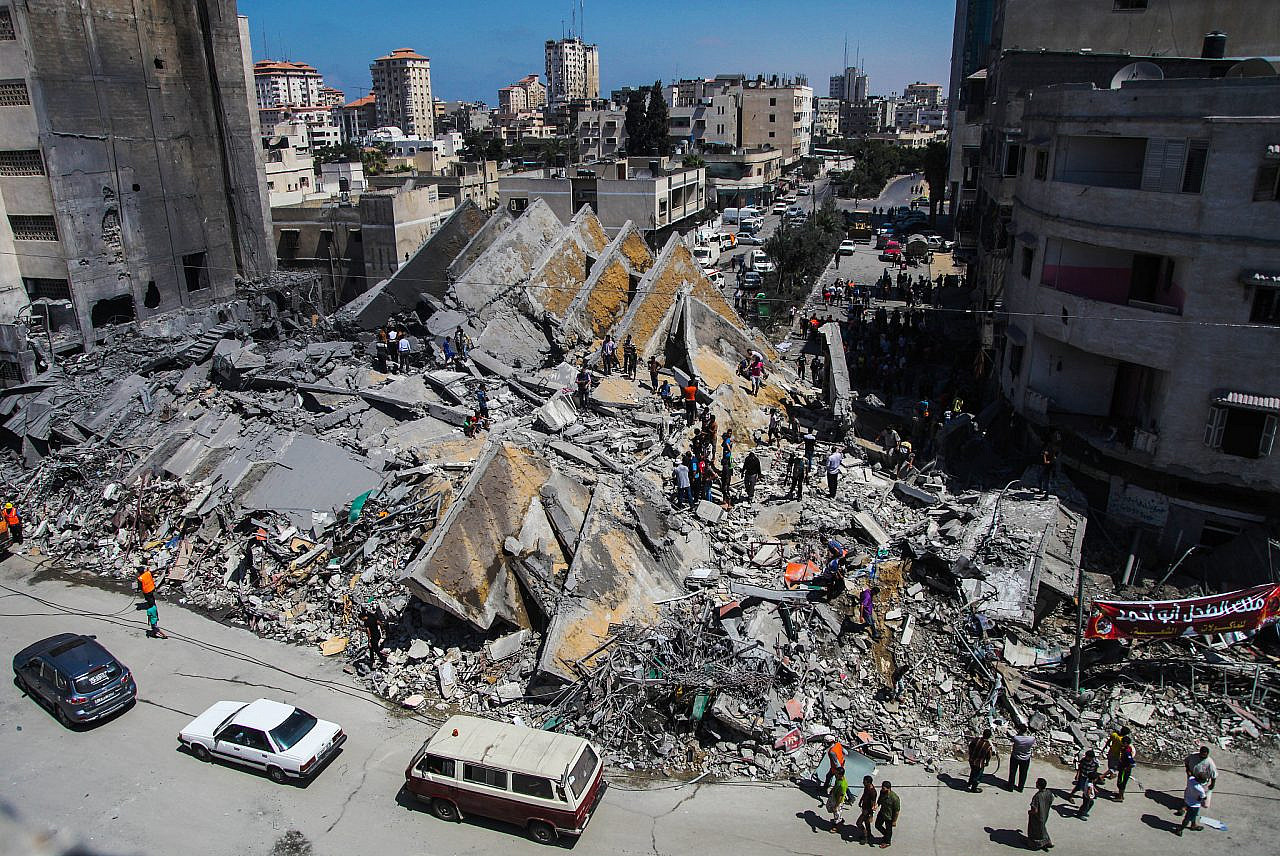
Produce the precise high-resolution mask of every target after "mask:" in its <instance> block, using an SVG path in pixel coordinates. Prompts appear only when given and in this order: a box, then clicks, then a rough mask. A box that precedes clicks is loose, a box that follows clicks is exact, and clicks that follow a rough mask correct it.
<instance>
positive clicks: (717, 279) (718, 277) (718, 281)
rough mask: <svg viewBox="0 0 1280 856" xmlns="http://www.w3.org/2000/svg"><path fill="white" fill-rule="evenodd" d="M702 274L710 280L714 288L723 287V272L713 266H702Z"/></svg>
mask: <svg viewBox="0 0 1280 856" xmlns="http://www.w3.org/2000/svg"><path fill="white" fill-rule="evenodd" d="M702 275H703V276H705V277H706V278H707V279H708V280H710V282H711V284H712V285H714V286H715V287H716V288H724V274H722V273H721V272H720V271H718V270H716V269H715V268H709V267H704V268H702Z"/></svg>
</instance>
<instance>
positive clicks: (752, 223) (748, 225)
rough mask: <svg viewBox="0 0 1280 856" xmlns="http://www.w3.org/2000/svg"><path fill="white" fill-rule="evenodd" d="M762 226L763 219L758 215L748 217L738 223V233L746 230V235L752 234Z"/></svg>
mask: <svg viewBox="0 0 1280 856" xmlns="http://www.w3.org/2000/svg"><path fill="white" fill-rule="evenodd" d="M762 226H764V221H763V220H761V219H760V218H759V217H748V218H746V219H745V220H743V221H742V222H741V223H739V224H738V234H742V233H743V232H746V233H747V234H748V235H754V234H755V233H757V232H759V231H760V229H761V227H762Z"/></svg>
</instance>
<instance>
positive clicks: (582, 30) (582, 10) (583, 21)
mask: <svg viewBox="0 0 1280 856" xmlns="http://www.w3.org/2000/svg"><path fill="white" fill-rule="evenodd" d="M578 35H579V36H580V37H581V38H582V40H583V41H584V42H585V41H586V40H587V4H586V2H585V0H578Z"/></svg>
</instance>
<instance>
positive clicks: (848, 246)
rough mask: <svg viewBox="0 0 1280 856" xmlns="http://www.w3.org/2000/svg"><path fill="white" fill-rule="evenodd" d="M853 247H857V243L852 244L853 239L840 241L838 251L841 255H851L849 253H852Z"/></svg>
mask: <svg viewBox="0 0 1280 856" xmlns="http://www.w3.org/2000/svg"><path fill="white" fill-rule="evenodd" d="M855 249H857V245H856V244H854V242H853V241H841V242H840V250H839V252H840V255H842V256H851V255H853V251H854V250H855Z"/></svg>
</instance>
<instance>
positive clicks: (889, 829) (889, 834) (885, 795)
mask: <svg viewBox="0 0 1280 856" xmlns="http://www.w3.org/2000/svg"><path fill="white" fill-rule="evenodd" d="M900 814H902V799H901V798H900V797H899V796H898V794H897V793H896V792H894V790H893V785H892V784H890V783H889V781H888V780H885V781H884V782H882V783H881V785H880V813H879V814H877V815H876V830H877V831H879V833H880V834H881V835H882V836H884V838H883V840H881V842H880V849H881V850H883V849H884V848H886V847H888V846H889V845H890V844H892V843H893V830H894V827H896V826H897V825H898V816H899V815H900Z"/></svg>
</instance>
